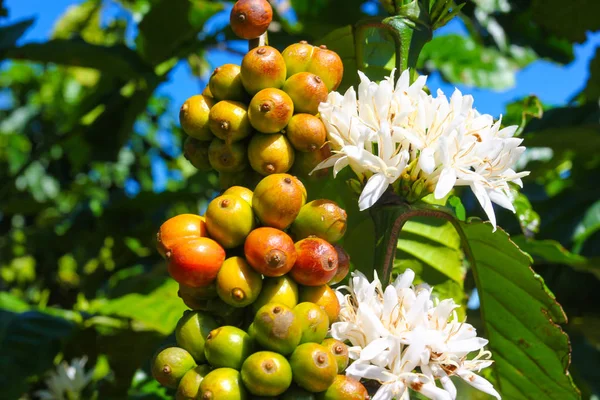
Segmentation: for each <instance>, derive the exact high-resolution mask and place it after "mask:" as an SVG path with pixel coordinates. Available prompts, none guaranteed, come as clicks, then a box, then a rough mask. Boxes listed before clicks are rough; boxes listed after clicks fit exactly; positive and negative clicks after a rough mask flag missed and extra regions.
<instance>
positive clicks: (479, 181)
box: [315, 71, 529, 226]
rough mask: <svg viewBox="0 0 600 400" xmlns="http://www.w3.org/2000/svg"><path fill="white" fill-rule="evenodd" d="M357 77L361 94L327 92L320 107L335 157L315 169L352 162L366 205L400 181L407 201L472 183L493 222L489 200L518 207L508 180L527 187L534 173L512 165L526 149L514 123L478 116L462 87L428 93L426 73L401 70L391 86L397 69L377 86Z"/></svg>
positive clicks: (336, 168) (439, 195)
mask: <svg viewBox="0 0 600 400" xmlns="http://www.w3.org/2000/svg"><path fill="white" fill-rule="evenodd" d="M359 75H360V84H359V86H358V98H357V94H356V92H355V90H354V89H353V88H350V89H348V90H347V91H346V93H345V95H343V96H342V95H341V94H340V93H337V92H332V93H330V94H329V97H328V99H327V102H324V103H321V105H320V106H319V113H320V115H321V119H322V120H323V122H324V124H325V127H326V129H327V132H328V139H329V142H330V145H331V146H332V149H333V153H334V154H333V156H331V157H330V158H329V159H327V160H325V161H323V162H322V163H321V164H319V165H318V166H317V167H316V168H315V170H318V169H322V168H329V167H333V173H334V177H335V175H337V173H338V172H339V171H340V170H341V169H343V168H345V167H346V166H350V168H352V170H353V171H354V172H355V173H356V175H357V176H358V178H359V179H360V180H361V182H363V183H364V185H365V186H364V189H363V192H362V194H361V196H360V199H359V207H360V209H361V210H364V209H367V208H369V207H371V206H373V205H374V204H375V203H376V202H377V200H379V198H380V197H381V196H382V195H383V193H384V192H385V191H386V190H387V189H388V187H389V186H390V185H392V184H393V183H395V182H396V181H398V180H401V185H399V188H400V189H399V190H400V192H401V193H399V194H400V195H403V196H404V197H405V198H406V199H407V200H409V201H414V200H417V199H420V198H422V197H424V196H425V195H427V194H429V193H434V196H435V198H437V199H441V198H444V197H445V196H446V195H448V193H450V191H451V190H452V189H453V188H454V187H455V186H470V187H471V190H472V191H473V193H474V194H475V196H476V198H477V200H478V201H479V203H480V204H481V206H482V208H483V209H484V211H485V212H486V214H487V216H488V218H489V219H490V221H491V222H492V223H493V225H494V226H495V225H496V218H495V214H494V209H493V207H492V203H496V204H498V205H499V206H501V207H504V208H507V209H509V210H511V211H513V212H514V208H513V206H512V203H511V201H510V197H509V195H508V193H509V186H508V184H509V183H510V182H513V183H516V184H517V185H522V182H521V179H520V178H522V177H524V176H526V175H528V174H529V172H519V173H517V172H515V171H514V169H513V166H514V165H515V164H516V162H517V161H518V159H519V156H520V155H521V154H522V153H523V151H524V150H525V148H524V147H521V146H520V144H521V142H522V139H518V138H513V137H512V136H513V135H514V133H515V131H516V128H517V127H516V126H511V127H506V128H504V129H500V121H497V122H494V119H493V118H492V116H490V115H488V114H483V115H482V114H479V112H477V110H475V109H474V108H473V97H472V96H469V95H463V94H462V93H461V92H460V91H459V90H455V92H454V93H453V94H452V96H451V98H450V100H448V98H447V97H446V96H445V95H444V93H443V92H442V91H438V92H437V95H436V96H435V97H434V96H432V95H429V94H427V93H426V92H425V91H424V90H423V87H424V85H425V82H426V77H425V76H421V77H419V78H418V79H417V80H416V81H415V82H414V83H413V84H412V85H411V84H409V77H410V75H409V71H404V72H403V73H402V75H401V76H400V79H398V82H396V84H395V86H394V72H393V71H392V74H391V75H390V76H389V77H387V78H385V79H384V80H382V81H381V82H380V83H375V82H371V81H370V80H369V79H368V78H367V77H366V76H365V75H364V74H363V73H362V72H359Z"/></svg>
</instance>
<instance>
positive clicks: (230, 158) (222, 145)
mask: <svg viewBox="0 0 600 400" xmlns="http://www.w3.org/2000/svg"><path fill="white" fill-rule="evenodd" d="M208 161H209V162H210V165H211V166H212V167H213V168H214V169H215V170H216V171H219V172H240V171H242V170H244V169H245V168H246V166H247V165H248V160H247V158H246V145H245V144H242V143H241V142H236V143H231V144H227V143H226V142H224V141H222V140H221V139H217V138H215V139H214V140H213V141H212V142H210V146H209V147H208Z"/></svg>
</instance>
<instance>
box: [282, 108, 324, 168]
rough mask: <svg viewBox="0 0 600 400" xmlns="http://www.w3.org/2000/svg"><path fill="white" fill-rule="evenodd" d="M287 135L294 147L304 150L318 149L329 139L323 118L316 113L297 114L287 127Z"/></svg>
mask: <svg viewBox="0 0 600 400" xmlns="http://www.w3.org/2000/svg"><path fill="white" fill-rule="evenodd" d="M285 135H286V136H287V138H288V140H289V141H290V143H291V144H292V146H294V149H296V150H298V151H304V152H309V151H317V150H318V149H320V148H321V147H322V146H323V145H324V144H325V140H327V129H325V125H324V124H323V122H322V121H321V119H320V118H318V117H315V116H314V115H310V114H296V115H294V116H293V117H292V119H291V120H290V122H289V123H288V126H287V127H286V128H285ZM315 165H316V164H315ZM313 168H314V167H313ZM309 172H310V171H309Z"/></svg>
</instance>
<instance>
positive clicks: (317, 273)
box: [290, 237, 338, 286]
mask: <svg viewBox="0 0 600 400" xmlns="http://www.w3.org/2000/svg"><path fill="white" fill-rule="evenodd" d="M296 253H298V258H296V263H295V264H294V267H293V268H292V270H291V271H290V275H292V278H294V280H295V281H296V282H298V283H299V284H301V285H306V286H320V285H323V284H325V283H327V282H329V281H330V280H331V278H333V277H334V276H335V273H336V272H337V266H338V257H337V252H336V251H335V249H334V248H333V246H332V245H331V244H329V243H328V242H327V241H326V240H323V239H321V238H317V237H309V238H306V239H302V240H300V241H299V242H296Z"/></svg>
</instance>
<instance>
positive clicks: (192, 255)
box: [167, 237, 225, 287]
mask: <svg viewBox="0 0 600 400" xmlns="http://www.w3.org/2000/svg"><path fill="white" fill-rule="evenodd" d="M167 261H168V263H169V264H168V270H169V274H171V277H172V278H173V279H175V280H176V281H177V282H179V283H181V284H183V285H186V286H190V287H202V286H207V285H209V284H210V283H212V282H213V281H214V280H215V278H216V277H217V273H218V272H219V269H220V268H221V265H222V264H223V261H225V250H223V248H222V247H221V246H220V245H219V244H218V243H217V242H215V241H214V240H212V239H209V238H205V237H200V238H192V239H187V240H183V241H179V242H177V243H176V244H175V245H174V246H173V247H172V248H171V249H170V250H169V251H168V252H167Z"/></svg>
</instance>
